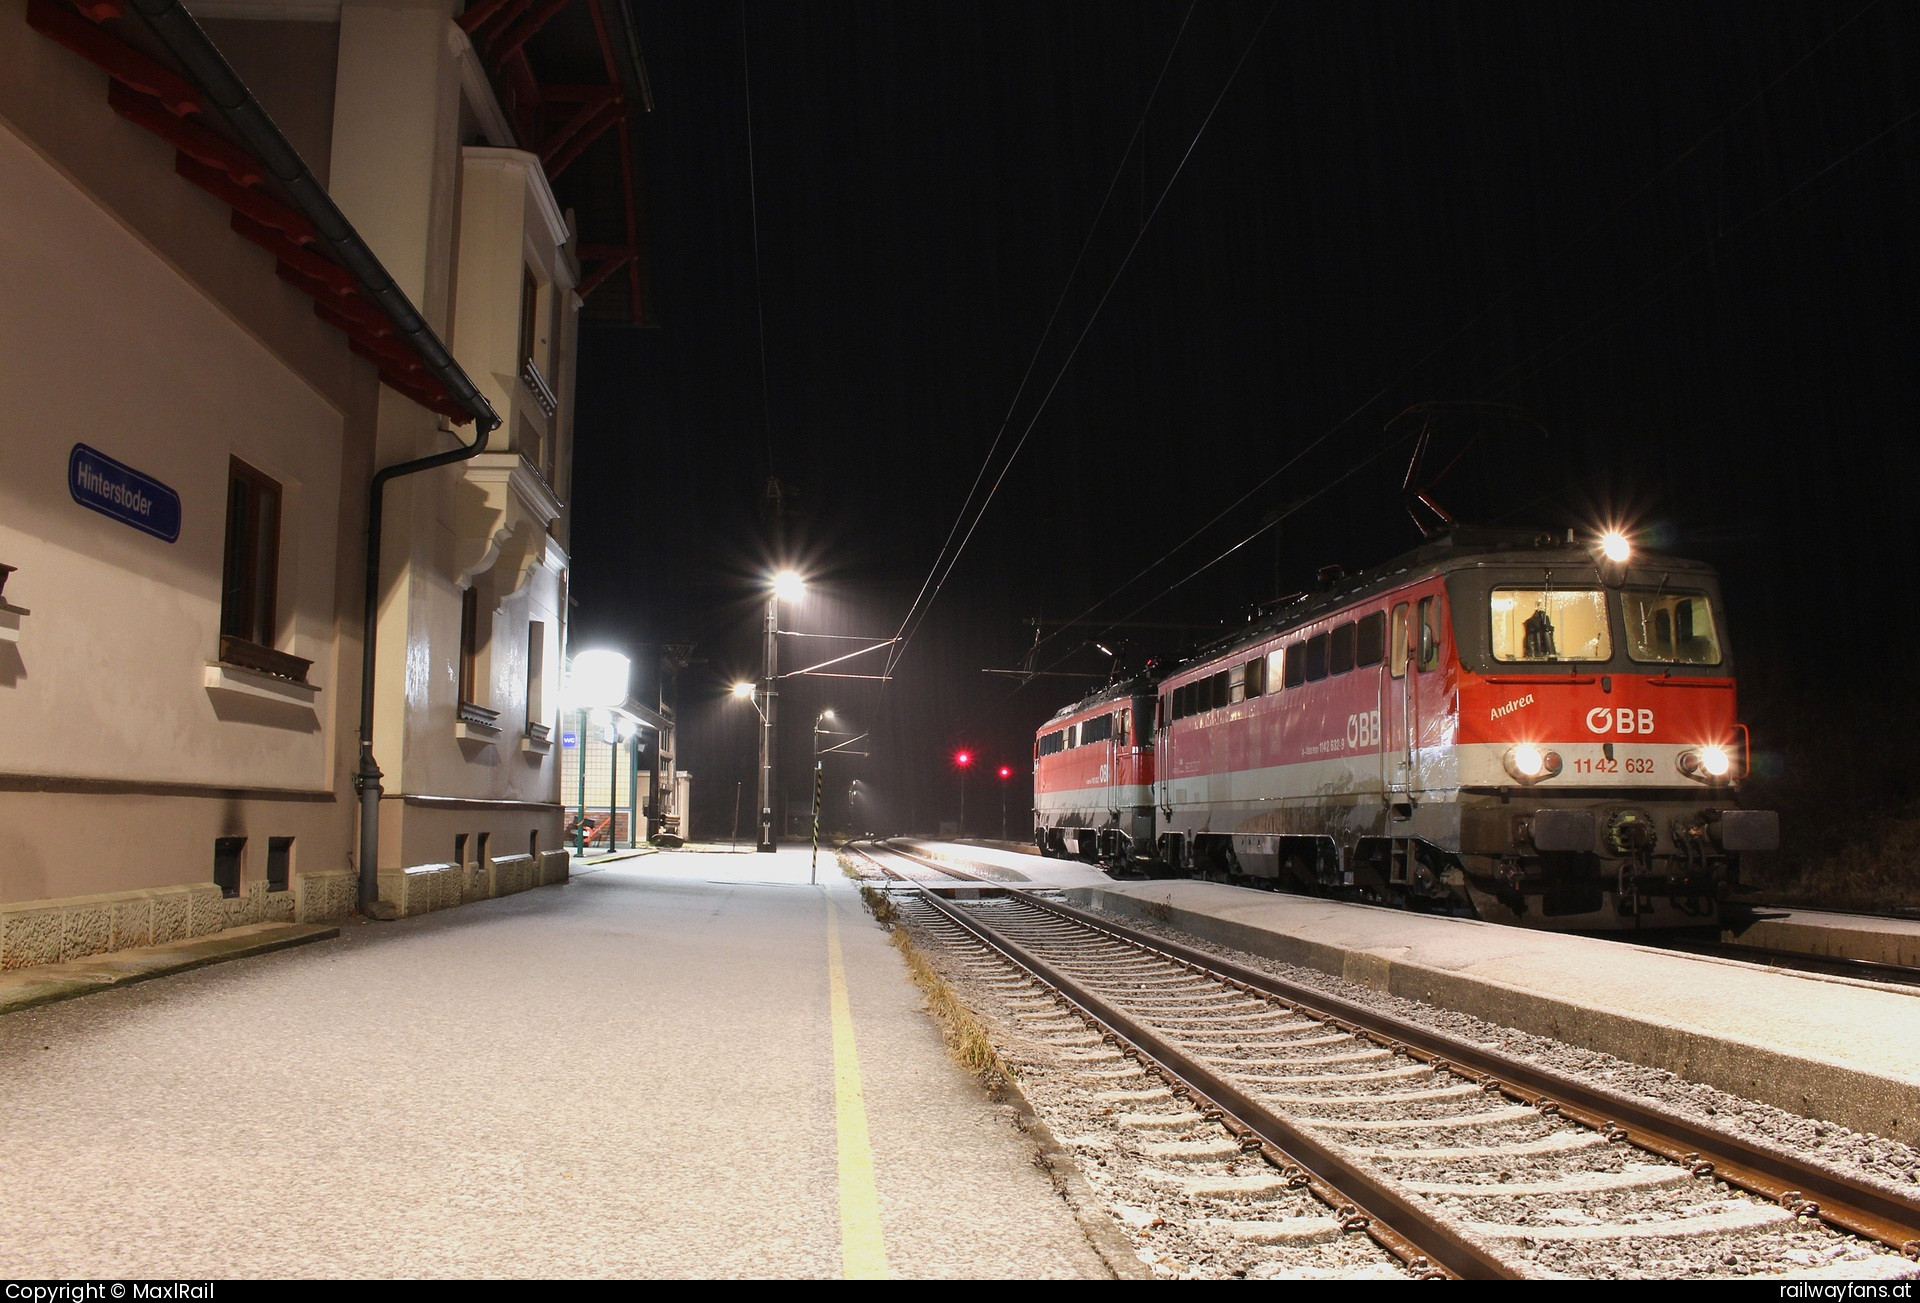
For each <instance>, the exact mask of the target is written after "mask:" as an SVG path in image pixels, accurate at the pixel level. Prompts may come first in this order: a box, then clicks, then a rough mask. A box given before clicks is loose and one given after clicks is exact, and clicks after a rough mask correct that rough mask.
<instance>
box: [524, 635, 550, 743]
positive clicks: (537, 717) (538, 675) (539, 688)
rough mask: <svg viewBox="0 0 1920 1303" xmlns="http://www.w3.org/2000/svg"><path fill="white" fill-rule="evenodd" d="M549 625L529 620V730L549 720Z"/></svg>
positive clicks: (529, 731)
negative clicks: (547, 699)
mask: <svg viewBox="0 0 1920 1303" xmlns="http://www.w3.org/2000/svg"><path fill="white" fill-rule="evenodd" d="M546 684H547V626H546V624H545V622H544V621H540V620H529V621H527V732H528V733H532V732H533V729H534V725H536V724H544V723H546V722H547V704H546Z"/></svg>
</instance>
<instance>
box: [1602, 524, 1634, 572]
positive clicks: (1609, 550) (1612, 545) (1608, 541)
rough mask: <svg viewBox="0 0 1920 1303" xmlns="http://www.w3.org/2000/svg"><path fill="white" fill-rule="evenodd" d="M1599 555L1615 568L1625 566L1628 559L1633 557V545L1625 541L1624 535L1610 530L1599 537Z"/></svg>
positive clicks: (1615, 530)
mask: <svg viewBox="0 0 1920 1303" xmlns="http://www.w3.org/2000/svg"><path fill="white" fill-rule="evenodd" d="M1600 555H1601V556H1603V557H1605V558H1606V559H1607V560H1609V561H1611V562H1613V563H1614V564H1615V565H1617V566H1619V565H1625V564H1626V563H1627V560H1628V558H1630V557H1632V556H1633V544H1631V543H1629V542H1628V541H1627V536H1626V535H1625V534H1622V533H1621V532H1620V531H1619V530H1617V529H1611V530H1608V531H1607V532H1606V533H1604V534H1602V535H1601V536H1600Z"/></svg>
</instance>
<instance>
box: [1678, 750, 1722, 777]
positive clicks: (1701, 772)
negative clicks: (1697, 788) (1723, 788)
mask: <svg viewBox="0 0 1920 1303" xmlns="http://www.w3.org/2000/svg"><path fill="white" fill-rule="evenodd" d="M1679 765H1680V772H1681V773H1683V774H1685V775H1686V776H1687V777H1688V778H1692V779H1695V780H1697V781H1699V782H1702V783H1713V782H1718V781H1719V780H1720V779H1723V778H1725V777H1726V776H1727V775H1728V774H1729V773H1731V772H1732V771H1733V757H1732V756H1731V755H1729V754H1728V753H1727V749H1726V748H1725V747H1718V746H1706V747H1698V748H1695V749H1693V750H1689V751H1682V752H1681V753H1680V756H1679Z"/></svg>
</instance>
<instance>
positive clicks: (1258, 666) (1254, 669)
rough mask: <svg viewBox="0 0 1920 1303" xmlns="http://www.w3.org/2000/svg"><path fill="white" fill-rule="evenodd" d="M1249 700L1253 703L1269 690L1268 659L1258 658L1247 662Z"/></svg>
mask: <svg viewBox="0 0 1920 1303" xmlns="http://www.w3.org/2000/svg"><path fill="white" fill-rule="evenodd" d="M1244 677H1245V680H1246V685H1247V700H1248V701H1252V700H1253V699H1254V698H1255V697H1257V696H1260V695H1261V694H1262V693H1264V692H1265V691H1266V690H1267V658H1266V657H1264V656H1256V657H1254V658H1253V659H1252V660H1250V661H1248V662H1247V666H1246V671H1245V675H1244Z"/></svg>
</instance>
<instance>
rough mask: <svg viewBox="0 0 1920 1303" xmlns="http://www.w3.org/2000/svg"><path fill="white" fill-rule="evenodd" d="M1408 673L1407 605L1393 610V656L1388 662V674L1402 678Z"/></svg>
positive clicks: (1400, 605)
mask: <svg viewBox="0 0 1920 1303" xmlns="http://www.w3.org/2000/svg"><path fill="white" fill-rule="evenodd" d="M1406 672H1407V604H1406V603H1405V602H1401V603H1399V604H1398V605H1397V606H1395V607H1394V608H1393V655H1392V656H1390V657H1389V658H1388V660H1387V673H1389V674H1391V675H1393V677H1394V678H1396V679H1397V678H1400V677H1401V676H1402V675H1404V674H1405V673H1406Z"/></svg>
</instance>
